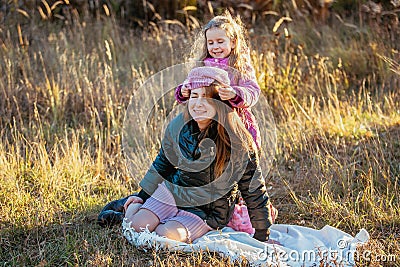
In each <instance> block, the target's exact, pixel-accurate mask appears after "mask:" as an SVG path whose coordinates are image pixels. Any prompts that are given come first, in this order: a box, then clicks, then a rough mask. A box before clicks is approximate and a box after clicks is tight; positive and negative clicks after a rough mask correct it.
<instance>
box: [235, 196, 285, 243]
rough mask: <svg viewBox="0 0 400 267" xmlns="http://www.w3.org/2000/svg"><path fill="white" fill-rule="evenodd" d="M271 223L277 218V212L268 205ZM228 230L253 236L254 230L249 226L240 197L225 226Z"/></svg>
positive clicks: (245, 208)
mask: <svg viewBox="0 0 400 267" xmlns="http://www.w3.org/2000/svg"><path fill="white" fill-rule="evenodd" d="M270 209H271V218H272V223H275V219H276V217H277V216H278V210H277V209H276V208H274V207H273V206H272V204H270ZM227 226H229V227H230V228H232V229H233V230H235V231H239V232H245V233H248V234H250V235H254V232H255V229H254V228H253V226H252V225H251V221H250V216H249V212H248V210H247V206H246V204H245V202H244V200H243V198H242V197H240V198H239V201H238V204H235V209H234V210H233V214H232V217H231V219H230V220H229V223H228V224H227Z"/></svg>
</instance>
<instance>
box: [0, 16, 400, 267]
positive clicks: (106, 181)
mask: <svg viewBox="0 0 400 267" xmlns="http://www.w3.org/2000/svg"><path fill="white" fill-rule="evenodd" d="M25 19H26V18H25ZM39 26H40V27H39ZM284 26H286V27H287V28H286V31H285V30H284ZM155 29H157V30H155ZM319 30H320V29H319ZM336 30H337V31H335V29H334V28H332V29H329V31H327V30H326V32H324V34H325V35H326V38H331V39H334V40H335V42H331V43H330V42H326V43H324V47H323V49H322V48H321V47H320V48H317V46H316V45H315V44H314V43H313V42H319V41H320V40H321V39H324V38H322V37H318V36H317V37H312V36H311V35H312V34H311V33H312V32H314V33H315V31H318V30H314V31H313V30H311V29H310V28H307V27H306V25H300V23H299V26H296V25H295V24H290V25H285V24H283V26H282V27H280V28H279V29H277V31H276V32H275V33H272V32H271V31H269V30H267V29H262V28H261V27H260V29H257V31H256V34H254V35H251V36H250V38H251V40H252V44H253V51H252V60H253V63H254V66H255V68H256V71H257V76H258V79H259V83H260V85H261V87H262V88H263V90H264V93H265V95H266V97H267V98H268V99H269V100H270V105H271V107H272V109H273V112H274V115H275V119H276V123H277V128H278V140H279V142H278V148H277V151H276V157H275V159H274V165H273V168H272V170H271V172H270V173H268V174H266V178H267V182H268V185H269V187H270V188H271V189H270V194H271V197H272V200H273V203H274V204H275V205H276V206H277V207H278V209H279V210H280V213H279V214H280V215H279V216H280V217H279V219H278V223H290V224H300V225H305V226H309V227H315V228H319V227H322V226H323V225H325V224H330V225H333V226H336V227H338V228H339V229H342V230H343V231H346V232H348V233H350V234H353V235H354V234H355V233H357V231H358V230H359V229H360V228H366V229H367V230H368V231H369V232H370V233H371V235H372V241H371V242H370V243H369V244H368V245H367V248H368V249H371V250H372V251H373V253H375V254H376V255H381V254H387V255H391V254H396V255H399V254H400V248H399V234H400V233H399V230H398V229H399V225H400V221H399V218H400V216H399V215H400V214H399V213H400V207H399V197H400V195H399V188H398V187H399V173H400V165H399V162H400V158H399V155H400V143H399V138H398V137H399V136H400V107H399V103H400V101H399V100H400V99H399V98H400V97H399V94H398V85H399V76H398V75H399V69H398V64H397V63H396V60H397V58H396V57H397V55H398V54H396V52H394V51H392V50H391V49H390V47H389V45H388V44H387V43H386V42H385V40H380V39H377V38H376V37H375V36H374V35H373V34H369V35H363V37H364V40H359V41H358V42H355V41H354V40H352V39H351V38H348V39H346V38H344V37H346V36H348V35H351V34H352V32H350V33H349V32H346V31H344V30H343V29H336ZM338 31H340V32H338ZM343 31H344V32H343ZM317 33H318V32H317ZM320 33H321V32H320ZM0 35H1V40H2V43H1V44H0V76H1V77H2V79H0V94H1V96H0V112H1V119H0V128H1V143H0V184H1V189H0V226H1V230H0V231H1V239H0V255H1V257H0V259H1V260H0V261H1V262H2V263H3V264H4V265H12V266H31V265H32V266H33V265H35V266H36V265H41V266H57V265H85V266H86V265H87V266H93V265H97V266H108V265H115V266H121V265H135V266H143V264H144V265H147V266H175V265H177V264H178V262H183V263H182V264H181V265H180V266H208V265H212V266H230V265H231V264H230V263H229V262H228V261H227V260H226V259H221V258H220V257H218V256H217V255H214V254H211V253H206V252H205V253H204V254H192V255H180V254H178V255H177V254H174V253H161V254H158V253H152V252H148V253H142V252H140V251H138V250H136V249H135V248H133V247H131V246H130V245H129V244H128V243H127V242H126V241H125V240H124V239H123V237H122V235H121V233H120V231H119V229H116V228H115V229H102V228H99V227H98V226H97V225H96V223H95V219H96V216H97V213H98V212H99V210H100V209H101V207H102V206H103V205H104V204H105V203H106V202H107V201H109V200H111V199H115V198H119V197H121V196H125V195H127V194H129V193H130V192H132V191H133V190H135V189H137V182H138V181H139V180H140V178H141V176H142V175H143V174H144V172H145V171H146V169H145V168H143V167H142V168H139V167H138V168H137V169H136V170H135V172H134V173H131V172H129V171H128V168H127V167H126V162H125V160H124V155H123V153H122V150H121V146H122V144H121V130H122V122H123V118H124V115H125V110H126V107H127V105H128V103H129V100H130V97H131V96H132V93H133V91H134V90H135V89H136V88H137V85H138V84H141V83H142V82H143V81H145V80H146V78H148V77H149V76H151V75H152V74H154V73H156V72H157V71H159V70H162V69H163V68H165V67H168V66H171V65H173V64H177V63H182V58H183V56H182V55H183V54H184V52H185V51H186V49H187V45H188V43H190V35H189V34H187V33H185V34H183V35H172V33H171V32H170V31H167V30H165V29H162V28H154V29H153V31H151V32H147V33H138V32H134V31H132V30H129V29H126V28H120V27H118V26H116V23H113V21H112V20H106V21H100V20H99V21H95V22H91V23H89V22H86V23H77V24H75V25H69V26H64V27H60V26H57V25H50V26H49V25H48V24H43V25H42V24H41V22H34V21H33V20H28V19H26V21H25V23H21V21H20V20H18V23H10V24H9V25H7V28H5V27H2V28H1V31H0ZM317 35H318V34H317ZM336 35H337V36H342V37H343V40H340V38H338V37H337V36H336ZM314 38H315V39H314ZM375 38H376V39H375ZM368 44H370V45H368ZM372 44H374V45H375V49H372V50H371V49H370V48H371V45H372ZM356 50H357V51H358V53H359V54H357V55H362V56H357V57H354V55H353V54H352V53H351V51H356ZM383 59H385V60H383ZM364 61H367V62H372V63H373V64H374V65H373V66H374V68H371V69H368V68H365V69H363V68H364V67H363V66H364V65H362V62H364ZM358 67H360V68H359V69H358ZM145 104H146V103H144V105H145ZM137 141H138V142H140V140H137ZM134 164H135V165H136V166H143V164H142V162H141V160H140V157H138V158H137V159H136V162H134ZM398 260H400V257H399V258H398ZM358 264H359V266H365V265H367V264H369V265H370V266H379V264H381V263H379V262H378V263H377V262H372V261H368V260H361V261H360V262H359V263H358ZM389 264H392V265H395V264H398V263H395V262H391V263H389ZM243 265H244V263H243Z"/></svg>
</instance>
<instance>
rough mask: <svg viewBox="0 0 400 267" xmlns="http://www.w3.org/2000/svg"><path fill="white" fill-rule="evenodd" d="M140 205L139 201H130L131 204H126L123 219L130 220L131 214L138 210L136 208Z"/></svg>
mask: <svg viewBox="0 0 400 267" xmlns="http://www.w3.org/2000/svg"><path fill="white" fill-rule="evenodd" d="M141 206H142V204H141V203H132V204H130V205H129V206H128V209H127V210H126V212H125V219H126V220H127V221H128V222H131V221H132V217H133V215H135V214H136V213H137V212H138V210H139V209H140V207H141Z"/></svg>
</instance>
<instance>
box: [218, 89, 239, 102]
mask: <svg viewBox="0 0 400 267" xmlns="http://www.w3.org/2000/svg"><path fill="white" fill-rule="evenodd" d="M218 94H219V97H220V98H221V100H229V99H233V98H235V97H236V91H235V90H234V89H233V88H232V87H221V88H219V89H218Z"/></svg>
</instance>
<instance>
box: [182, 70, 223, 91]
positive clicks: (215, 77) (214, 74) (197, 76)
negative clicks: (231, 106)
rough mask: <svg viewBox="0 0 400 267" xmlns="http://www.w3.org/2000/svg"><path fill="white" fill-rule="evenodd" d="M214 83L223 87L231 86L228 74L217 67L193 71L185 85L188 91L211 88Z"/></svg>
mask: <svg viewBox="0 0 400 267" xmlns="http://www.w3.org/2000/svg"><path fill="white" fill-rule="evenodd" d="M214 81H216V82H218V83H220V84H221V85H223V86H229V85H230V80H229V77H228V73H227V72H226V71H225V70H222V69H219V68H216V67H197V68H194V69H192V70H191V71H190V72H189V75H188V77H187V78H186V80H185V82H184V83H183V84H184V86H186V88H188V89H196V88H200V87H203V86H210V85H211V84H212V83H213V82H214Z"/></svg>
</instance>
